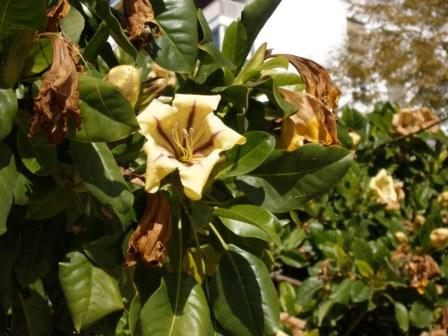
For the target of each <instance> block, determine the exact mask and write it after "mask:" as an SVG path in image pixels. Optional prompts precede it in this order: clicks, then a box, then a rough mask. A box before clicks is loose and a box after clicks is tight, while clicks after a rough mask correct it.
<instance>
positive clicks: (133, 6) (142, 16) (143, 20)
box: [123, 0, 160, 46]
mask: <svg viewBox="0 0 448 336" xmlns="http://www.w3.org/2000/svg"><path fill="white" fill-rule="evenodd" d="M123 9H124V16H125V19H126V29H127V31H128V34H129V39H130V40H131V41H132V42H134V43H135V44H137V45H138V46H146V45H148V44H149V43H150V42H151V30H152V31H154V33H155V34H156V35H159V34H160V27H159V24H158V23H157V22H156V20H155V18H154V10H153V9H152V5H151V2H150V1H149V0H124V1H123Z"/></svg>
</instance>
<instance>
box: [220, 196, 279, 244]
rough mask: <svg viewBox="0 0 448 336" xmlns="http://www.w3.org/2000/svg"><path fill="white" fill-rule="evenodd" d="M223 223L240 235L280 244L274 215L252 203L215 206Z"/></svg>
mask: <svg viewBox="0 0 448 336" xmlns="http://www.w3.org/2000/svg"><path fill="white" fill-rule="evenodd" d="M214 213H215V216H218V217H219V219H221V221H222V222H223V224H224V225H225V226H226V227H227V228H228V229H229V230H230V231H232V232H233V233H235V234H236V235H238V236H241V237H252V238H258V239H262V240H265V241H267V242H271V241H272V242H274V243H275V244H276V245H277V246H279V245H280V244H281V241H280V238H279V237H278V235H277V232H276V231H275V221H276V220H277V219H276V218H275V217H274V215H272V214H271V213H270V212H269V211H267V210H265V209H262V208H260V207H257V206H253V205H243V204H240V205H235V206H232V207H231V208H229V209H223V208H217V209H215V211H214Z"/></svg>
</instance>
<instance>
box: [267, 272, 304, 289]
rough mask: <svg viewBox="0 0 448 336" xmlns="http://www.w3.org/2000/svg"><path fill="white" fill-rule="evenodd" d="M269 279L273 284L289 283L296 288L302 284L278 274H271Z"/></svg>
mask: <svg viewBox="0 0 448 336" xmlns="http://www.w3.org/2000/svg"><path fill="white" fill-rule="evenodd" d="M271 278H272V280H274V281H275V282H283V281H284V282H287V283H290V284H291V285H293V286H296V287H298V286H300V285H301V284H302V282H301V281H300V280H297V279H294V278H291V277H289V276H286V275H283V274H281V273H280V272H272V273H271Z"/></svg>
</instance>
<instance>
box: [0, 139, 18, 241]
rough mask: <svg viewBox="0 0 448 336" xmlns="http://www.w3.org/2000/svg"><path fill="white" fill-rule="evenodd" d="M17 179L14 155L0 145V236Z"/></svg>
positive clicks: (3, 231)
mask: <svg viewBox="0 0 448 336" xmlns="http://www.w3.org/2000/svg"><path fill="white" fill-rule="evenodd" d="M16 179H17V171H16V164H15V161H14V155H13V154H12V153H11V151H10V150H9V148H8V147H6V146H5V145H3V144H2V143H0V235H2V234H3V233H5V232H6V221H7V219H8V214H9V210H10V208H11V204H12V197H13V194H14V188H15V183H16Z"/></svg>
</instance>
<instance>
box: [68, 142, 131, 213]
mask: <svg viewBox="0 0 448 336" xmlns="http://www.w3.org/2000/svg"><path fill="white" fill-rule="evenodd" d="M70 149H71V155H72V158H73V163H74V165H75V169H76V171H77V172H78V174H79V176H80V177H81V180H82V181H83V182H84V185H85V186H86V188H87V190H89V191H90V193H91V194H92V195H93V196H95V198H96V199H98V201H99V202H101V203H102V204H105V205H109V206H110V207H111V208H112V209H113V210H114V211H115V212H117V213H119V214H126V213H128V212H129V211H130V210H131V208H132V204H133V202H134V197H133V195H132V193H131V192H130V191H129V190H128V187H127V185H126V181H125V180H124V178H123V176H122V175H121V172H120V168H119V167H118V166H117V163H116V162H115V159H114V157H113V155H112V153H111V151H110V149H109V147H108V146H107V145H106V144H104V143H92V144H87V143H79V142H72V143H71V144H70Z"/></svg>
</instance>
